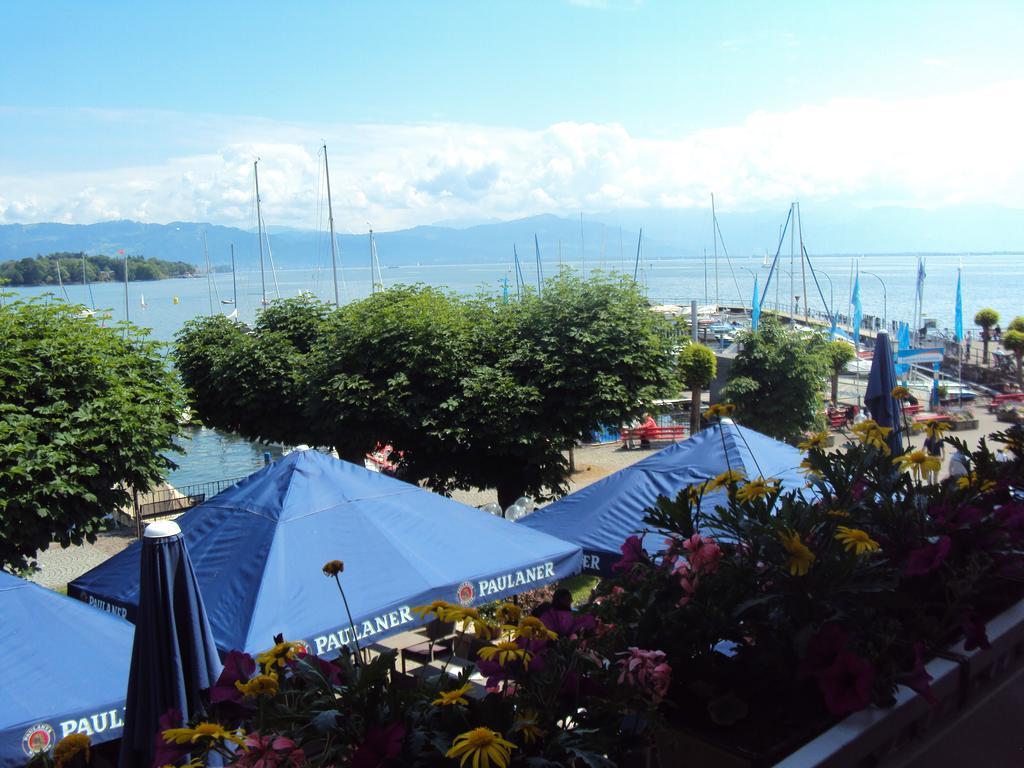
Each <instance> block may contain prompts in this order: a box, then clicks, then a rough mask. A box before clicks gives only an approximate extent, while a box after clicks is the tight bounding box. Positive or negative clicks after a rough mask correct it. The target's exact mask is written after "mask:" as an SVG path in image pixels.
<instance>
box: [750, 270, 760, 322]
mask: <svg viewBox="0 0 1024 768" xmlns="http://www.w3.org/2000/svg"><path fill="white" fill-rule="evenodd" d="M760 319H761V302H759V301H758V300H757V275H754V299H753V301H751V302H750V330H752V331H756V330H757V322H758V320H760Z"/></svg>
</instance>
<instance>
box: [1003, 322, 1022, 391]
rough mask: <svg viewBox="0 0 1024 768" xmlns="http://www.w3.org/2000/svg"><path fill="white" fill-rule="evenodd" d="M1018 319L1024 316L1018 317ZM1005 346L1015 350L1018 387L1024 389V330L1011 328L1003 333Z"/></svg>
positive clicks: (1012, 350)
mask: <svg viewBox="0 0 1024 768" xmlns="http://www.w3.org/2000/svg"><path fill="white" fill-rule="evenodd" d="M1017 319H1018V320H1021V319H1024V318H1017ZM1003 346H1004V347H1005V348H1006V349H1008V350H1010V351H1011V352H1013V356H1014V357H1016V358H1017V389H1019V390H1022V391H1024V370H1022V365H1024V361H1022V358H1024V330H1017V329H1016V328H1014V329H1013V330H1009V331H1007V332H1006V333H1004V334H1003Z"/></svg>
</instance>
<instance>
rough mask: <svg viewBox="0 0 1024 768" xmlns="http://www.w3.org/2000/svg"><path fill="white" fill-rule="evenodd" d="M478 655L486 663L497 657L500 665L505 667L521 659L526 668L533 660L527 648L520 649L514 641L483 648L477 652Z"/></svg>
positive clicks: (505, 641) (504, 641)
mask: <svg viewBox="0 0 1024 768" xmlns="http://www.w3.org/2000/svg"><path fill="white" fill-rule="evenodd" d="M476 655H477V656H479V657H480V658H481V659H483V660H484V661H490V660H491V659H493V658H494V657H495V656H497V657H498V664H500V665H501V666H503V667H504V666H505V665H506V664H507V663H508V662H509V661H518V660H520V659H521V660H522V662H523V666H526V665H527V664H529V663H530V659H532V658H533V654H532V653H530V652H529V651H528V650H526V649H525V648H520V647H519V646H518V645H517V644H516V643H515V642H514V641H512V640H503V641H502V642H500V643H495V644H494V645H489V646H487V647H486V648H481V649H480V650H479V651H477V652H476Z"/></svg>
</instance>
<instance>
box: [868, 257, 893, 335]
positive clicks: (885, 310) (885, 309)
mask: <svg viewBox="0 0 1024 768" xmlns="http://www.w3.org/2000/svg"><path fill="white" fill-rule="evenodd" d="M864 274H865V275H871V276H872V277H873V278H875V280H877V281H878V282H879V284H880V285H881V286H882V328H884V329H885V332H886V333H888V332H889V304H888V298H887V296H886V291H885V281H884V280H882V278H880V277H879V276H878V275H876V274H875V273H874V272H865V273H864Z"/></svg>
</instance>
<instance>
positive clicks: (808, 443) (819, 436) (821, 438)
mask: <svg viewBox="0 0 1024 768" xmlns="http://www.w3.org/2000/svg"><path fill="white" fill-rule="evenodd" d="M827 442H828V432H815V433H814V434H813V435H808V436H807V439H806V440H804V441H803V442H802V443H797V446H796V447H797V448H799V449H800V450H801V451H811V450H816V451H821V450H824V449H825V444H826V443H827Z"/></svg>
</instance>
